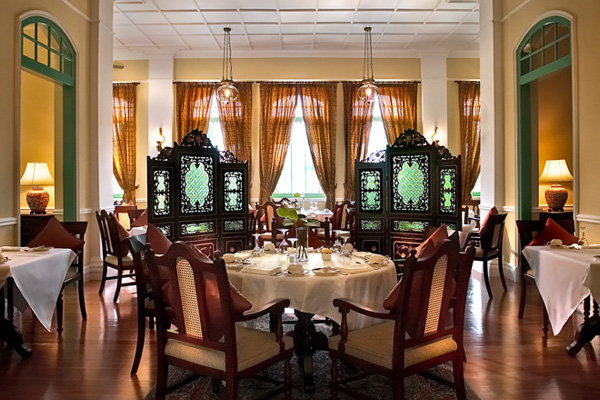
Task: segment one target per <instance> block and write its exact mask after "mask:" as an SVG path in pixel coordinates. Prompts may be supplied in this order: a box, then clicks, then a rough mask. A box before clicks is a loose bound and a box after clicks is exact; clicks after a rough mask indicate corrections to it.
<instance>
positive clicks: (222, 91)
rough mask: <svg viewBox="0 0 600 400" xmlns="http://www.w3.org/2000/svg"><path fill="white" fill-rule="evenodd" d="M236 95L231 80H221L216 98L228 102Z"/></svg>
mask: <svg viewBox="0 0 600 400" xmlns="http://www.w3.org/2000/svg"><path fill="white" fill-rule="evenodd" d="M237 97H238V90H237V89H236V87H235V86H233V81H229V80H223V81H221V86H219V88H218V89H217V99H218V100H219V101H220V102H221V103H226V104H227V103H229V102H230V101H235V99H237Z"/></svg>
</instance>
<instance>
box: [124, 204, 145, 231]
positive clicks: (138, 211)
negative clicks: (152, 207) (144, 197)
mask: <svg viewBox="0 0 600 400" xmlns="http://www.w3.org/2000/svg"><path fill="white" fill-rule="evenodd" d="M145 211H146V209H139V208H135V209H133V210H127V216H129V223H130V226H132V227H133V223H134V222H135V220H136V219H138V218H139V217H140V216H141V215H142V214H143V213H144V212H145Z"/></svg>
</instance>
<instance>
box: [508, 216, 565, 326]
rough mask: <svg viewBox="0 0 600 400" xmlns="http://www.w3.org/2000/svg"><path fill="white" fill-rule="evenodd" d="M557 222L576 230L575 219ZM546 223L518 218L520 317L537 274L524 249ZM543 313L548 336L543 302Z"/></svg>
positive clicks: (546, 312) (520, 317)
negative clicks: (531, 282)
mask: <svg viewBox="0 0 600 400" xmlns="http://www.w3.org/2000/svg"><path fill="white" fill-rule="evenodd" d="M554 222H556V223H557V224H559V225H560V226H561V227H562V228H563V229H564V230H566V231H567V232H569V233H571V234H573V233H574V232H575V221H573V220H572V219H570V220H568V219H566V220H565V219H562V220H554ZM545 225H546V220H539V221H538V220H517V230H518V231H519V258H518V262H519V266H518V267H519V275H520V286H521V295H520V298H519V319H522V318H523V315H524V314H525V301H526V299H527V281H528V280H531V281H534V282H535V276H534V274H533V270H532V269H531V267H530V266H529V263H528V262H527V259H526V258H525V256H524V255H523V249H524V248H525V247H526V246H527V245H528V244H529V243H531V241H532V240H533V239H534V238H535V237H536V236H537V235H539V234H540V233H541V232H542V230H543V229H544V226H545ZM542 307H543V308H544V309H543V314H542V318H543V319H542V321H543V326H542V331H543V332H544V337H548V322H549V321H548V311H547V310H546V305H545V304H544V303H543V302H542Z"/></svg>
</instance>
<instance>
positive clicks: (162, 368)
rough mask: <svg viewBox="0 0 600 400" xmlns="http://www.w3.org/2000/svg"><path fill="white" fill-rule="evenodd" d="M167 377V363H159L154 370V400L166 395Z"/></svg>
mask: <svg viewBox="0 0 600 400" xmlns="http://www.w3.org/2000/svg"><path fill="white" fill-rule="evenodd" d="M168 377H169V366H168V364H167V363H160V362H159V365H158V369H157V370H156V395H155V396H154V400H164V399H165V396H166V395H167V378H168Z"/></svg>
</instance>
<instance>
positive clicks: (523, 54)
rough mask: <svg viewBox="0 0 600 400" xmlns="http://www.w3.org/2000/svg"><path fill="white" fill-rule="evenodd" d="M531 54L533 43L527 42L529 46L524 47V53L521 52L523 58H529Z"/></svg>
mask: <svg viewBox="0 0 600 400" xmlns="http://www.w3.org/2000/svg"><path fill="white" fill-rule="evenodd" d="M530 54H531V41H529V42H527V44H526V45H525V46H524V47H523V51H522V52H521V57H527V56H528V55H530Z"/></svg>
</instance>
